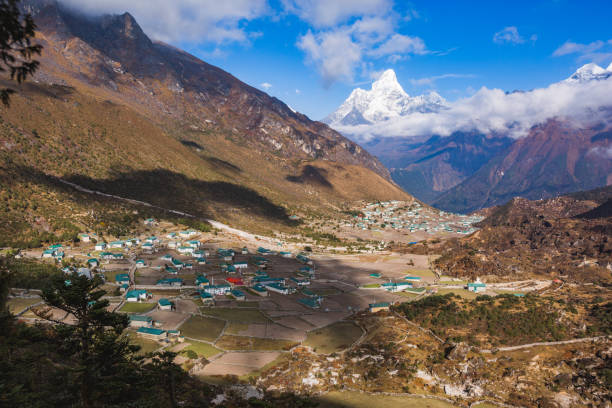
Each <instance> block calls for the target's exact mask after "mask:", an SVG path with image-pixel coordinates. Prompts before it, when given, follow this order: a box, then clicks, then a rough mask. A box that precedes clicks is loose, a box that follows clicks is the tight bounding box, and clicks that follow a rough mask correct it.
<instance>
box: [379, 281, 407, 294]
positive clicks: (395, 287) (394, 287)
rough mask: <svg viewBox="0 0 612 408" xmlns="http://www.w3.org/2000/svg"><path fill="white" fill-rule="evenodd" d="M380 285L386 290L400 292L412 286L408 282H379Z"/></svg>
mask: <svg viewBox="0 0 612 408" xmlns="http://www.w3.org/2000/svg"><path fill="white" fill-rule="evenodd" d="M380 287H381V288H383V289H386V290H388V291H389V292H401V291H403V290H406V289H408V288H411V287H412V283H410V282H385V283H381V284H380Z"/></svg>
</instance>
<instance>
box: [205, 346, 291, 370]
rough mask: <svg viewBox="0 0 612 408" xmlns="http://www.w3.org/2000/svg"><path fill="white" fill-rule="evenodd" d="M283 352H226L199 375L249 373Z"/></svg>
mask: <svg viewBox="0 0 612 408" xmlns="http://www.w3.org/2000/svg"><path fill="white" fill-rule="evenodd" d="M280 354H281V353H279V352H274V351H253V352H247V353H225V354H224V355H222V356H221V357H219V358H218V359H216V360H214V361H212V362H211V363H209V364H207V365H206V366H205V367H204V369H203V370H202V371H200V372H198V373H197V374H198V375H238V376H243V375H247V374H249V373H251V372H253V371H255V370H258V369H260V368H262V367H263V366H265V365H266V364H268V363H271V362H272V361H274V360H275V359H276V358H278V356H280Z"/></svg>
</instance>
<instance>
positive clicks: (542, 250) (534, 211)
mask: <svg viewBox="0 0 612 408" xmlns="http://www.w3.org/2000/svg"><path fill="white" fill-rule="evenodd" d="M611 196H612V188H611V187H607V188H606V189H599V190H597V191H595V192H592V193H590V192H587V193H582V194H580V195H578V197H580V198H574V197H572V196H563V197H557V198H552V199H548V200H537V201H529V200H526V199H523V198H515V199H513V200H511V201H509V202H508V203H506V204H505V205H503V206H500V207H498V208H496V209H494V210H492V211H491V213H490V215H489V216H488V217H487V218H486V219H484V220H483V221H482V222H481V223H480V224H479V226H480V228H481V229H480V230H479V231H477V232H475V233H474V234H472V235H470V236H467V237H464V238H460V239H452V240H449V241H447V242H443V243H435V244H433V245H431V243H429V244H427V245H422V244H419V245H415V246H414V248H411V251H419V250H426V251H432V253H442V256H441V257H440V258H439V259H437V260H436V261H435V266H436V268H437V270H438V272H439V273H440V274H443V275H450V276H457V277H467V278H469V279H475V278H476V277H487V279H488V280H489V281H498V280H501V281H509V280H522V279H527V278H538V277H539V278H561V279H564V280H567V281H570V282H579V283H584V282H593V283H597V284H602V285H609V284H610V283H611V278H610V276H611V275H610V267H611V266H610V265H612V242H611V241H610V236H612V229H611V227H612V223H611V219H610V211H609V205H610V204H609V202H610V201H609V200H610V197H611Z"/></svg>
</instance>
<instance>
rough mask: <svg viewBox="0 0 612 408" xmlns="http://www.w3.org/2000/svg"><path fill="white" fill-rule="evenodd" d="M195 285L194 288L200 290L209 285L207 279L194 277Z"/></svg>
mask: <svg viewBox="0 0 612 408" xmlns="http://www.w3.org/2000/svg"><path fill="white" fill-rule="evenodd" d="M195 284H196V286H199V287H201V288H202V287H204V286H208V285H210V281H209V280H208V278H207V277H206V276H204V275H198V276H197V277H196V280H195Z"/></svg>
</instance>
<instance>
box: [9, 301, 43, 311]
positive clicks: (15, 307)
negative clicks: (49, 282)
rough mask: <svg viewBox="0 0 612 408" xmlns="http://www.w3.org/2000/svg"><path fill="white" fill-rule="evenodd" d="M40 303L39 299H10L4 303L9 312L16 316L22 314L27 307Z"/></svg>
mask: <svg viewBox="0 0 612 408" xmlns="http://www.w3.org/2000/svg"><path fill="white" fill-rule="evenodd" d="M40 301H41V299H40V298H10V299H9V300H8V302H6V303H7V306H8V308H9V311H10V312H11V313H13V314H17V313H21V312H23V311H24V310H25V309H26V308H27V307H29V306H32V305H34V304H36V303H39V302H40Z"/></svg>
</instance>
